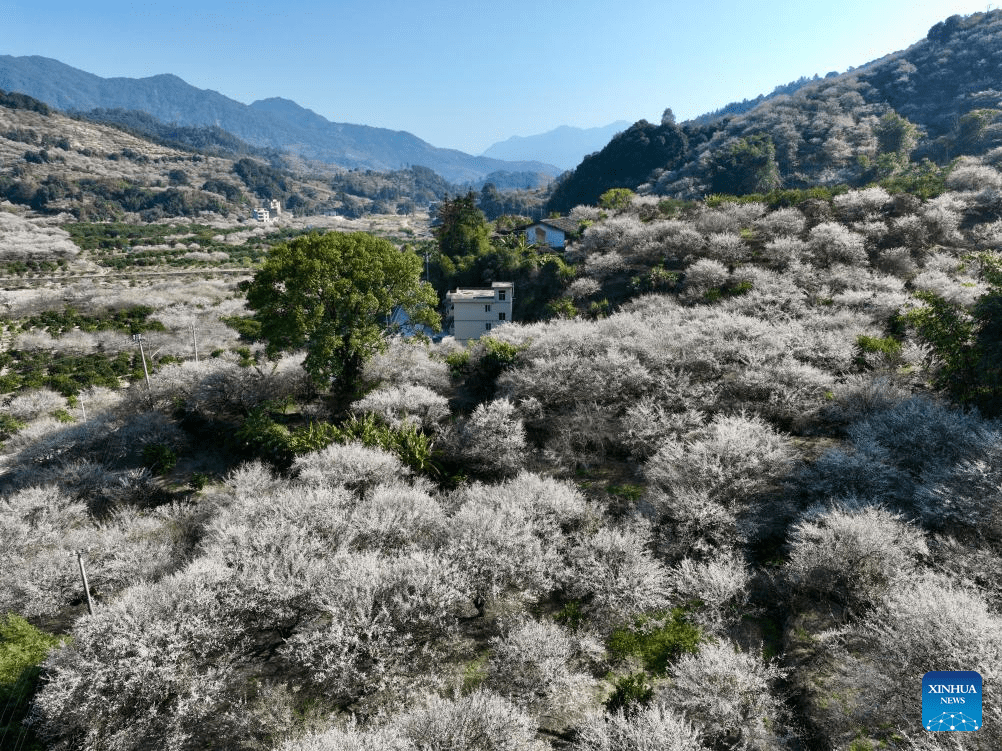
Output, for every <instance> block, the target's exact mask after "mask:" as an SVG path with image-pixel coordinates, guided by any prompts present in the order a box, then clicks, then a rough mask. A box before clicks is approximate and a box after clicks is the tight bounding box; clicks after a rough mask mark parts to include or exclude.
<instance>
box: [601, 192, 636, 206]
mask: <svg viewBox="0 0 1002 751" xmlns="http://www.w3.org/2000/svg"><path fill="white" fill-rule="evenodd" d="M631 201H633V191H632V190H630V189H629V188H609V190H607V191H605V193H603V194H602V195H600V196H599V197H598V205H599V206H601V207H602V208H603V209H608V210H609V211H626V210H627V209H628V208H630V202H631Z"/></svg>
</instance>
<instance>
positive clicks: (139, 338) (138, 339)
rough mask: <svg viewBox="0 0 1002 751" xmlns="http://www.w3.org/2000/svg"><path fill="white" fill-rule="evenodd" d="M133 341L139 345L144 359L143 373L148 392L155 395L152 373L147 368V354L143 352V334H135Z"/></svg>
mask: <svg viewBox="0 0 1002 751" xmlns="http://www.w3.org/2000/svg"><path fill="white" fill-rule="evenodd" d="M132 341H134V342H138V343H139V356H140V357H141V358H142V359H143V373H144V374H145V375H146V390H147V391H149V392H150V393H151V394H152V393H153V386H151V385H150V371H149V370H148V369H147V367H146V353H145V352H144V351H143V342H145V341H146V340H145V339H143V335H142V334H133V335H132Z"/></svg>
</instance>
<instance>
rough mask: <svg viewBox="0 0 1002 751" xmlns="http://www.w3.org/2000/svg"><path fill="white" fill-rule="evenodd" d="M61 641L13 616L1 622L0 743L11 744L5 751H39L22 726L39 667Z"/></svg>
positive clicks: (31, 734)
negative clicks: (19, 750)
mask: <svg viewBox="0 0 1002 751" xmlns="http://www.w3.org/2000/svg"><path fill="white" fill-rule="evenodd" d="M63 641H64V639H63V638H62V637H58V636H53V635H52V634H46V633H44V632H42V631H39V630H38V629H37V628H35V627H34V626H32V625H31V624H30V623H28V621H26V620H25V619H24V618H21V617H20V616H18V615H15V614H13V613H8V614H7V615H6V617H5V618H4V619H2V620H0V723H2V724H0V740H2V741H3V742H4V743H9V744H10V745H9V746H6V747H7V748H16V749H24V750H25V751H33V750H35V749H41V748H42V745H41V744H40V743H39V742H38V740H37V739H36V738H35V735H34V733H33V732H32V730H31V728H29V727H25V726H24V725H23V724H22V722H23V720H24V718H25V717H26V716H27V714H28V710H29V708H30V704H31V698H32V696H33V695H34V693H35V690H36V689H37V687H38V679H39V676H40V674H41V669H40V667H39V666H40V665H41V664H42V662H43V661H44V660H45V658H46V656H47V655H48V654H49V652H50V651H51V650H52V649H54V648H55V647H57V646H59V645H60V644H61V643H62V642H63Z"/></svg>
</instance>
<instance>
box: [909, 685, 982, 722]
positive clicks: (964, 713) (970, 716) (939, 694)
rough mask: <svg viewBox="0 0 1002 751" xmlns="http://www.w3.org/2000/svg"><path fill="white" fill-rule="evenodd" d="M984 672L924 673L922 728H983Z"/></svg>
mask: <svg viewBox="0 0 1002 751" xmlns="http://www.w3.org/2000/svg"><path fill="white" fill-rule="evenodd" d="M981 686H982V683H981V674H980V673H977V672H975V671H973V670H955V671H946V670H930V671H929V672H928V673H926V674H925V675H924V676H922V727H924V728H925V729H926V730H935V731H940V730H945V731H947V732H950V731H959V730H977V729H979V728H980V727H981Z"/></svg>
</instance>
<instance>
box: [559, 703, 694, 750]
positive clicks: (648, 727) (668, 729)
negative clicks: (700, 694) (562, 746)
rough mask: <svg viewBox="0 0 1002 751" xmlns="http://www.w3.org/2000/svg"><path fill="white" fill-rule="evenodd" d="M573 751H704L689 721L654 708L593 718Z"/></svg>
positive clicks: (669, 710) (658, 706) (582, 729)
mask: <svg viewBox="0 0 1002 751" xmlns="http://www.w3.org/2000/svg"><path fill="white" fill-rule="evenodd" d="M571 748H572V749H573V750H574V751H636V750H638V749H644V750H645V751H646V750H647V749H650V750H651V751H704V749H705V748H706V747H705V746H704V745H703V744H702V743H700V741H699V737H698V735H697V734H696V731H695V730H694V729H693V727H692V725H690V724H689V722H688V721H686V720H685V719H682V718H680V717H679V716H678V713H677V712H676V711H674V708H672V707H666V706H664V705H663V704H652V705H650V706H648V707H643V708H641V709H638V710H637V711H635V712H631V713H629V714H625V713H624V712H623V711H617V712H614V713H612V714H593V715H591V716H589V717H588V719H587V721H586V722H584V723H583V724H582V725H581V726H579V727H578V728H577V732H576V734H575V739H574V743H573V745H572V746H571Z"/></svg>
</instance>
